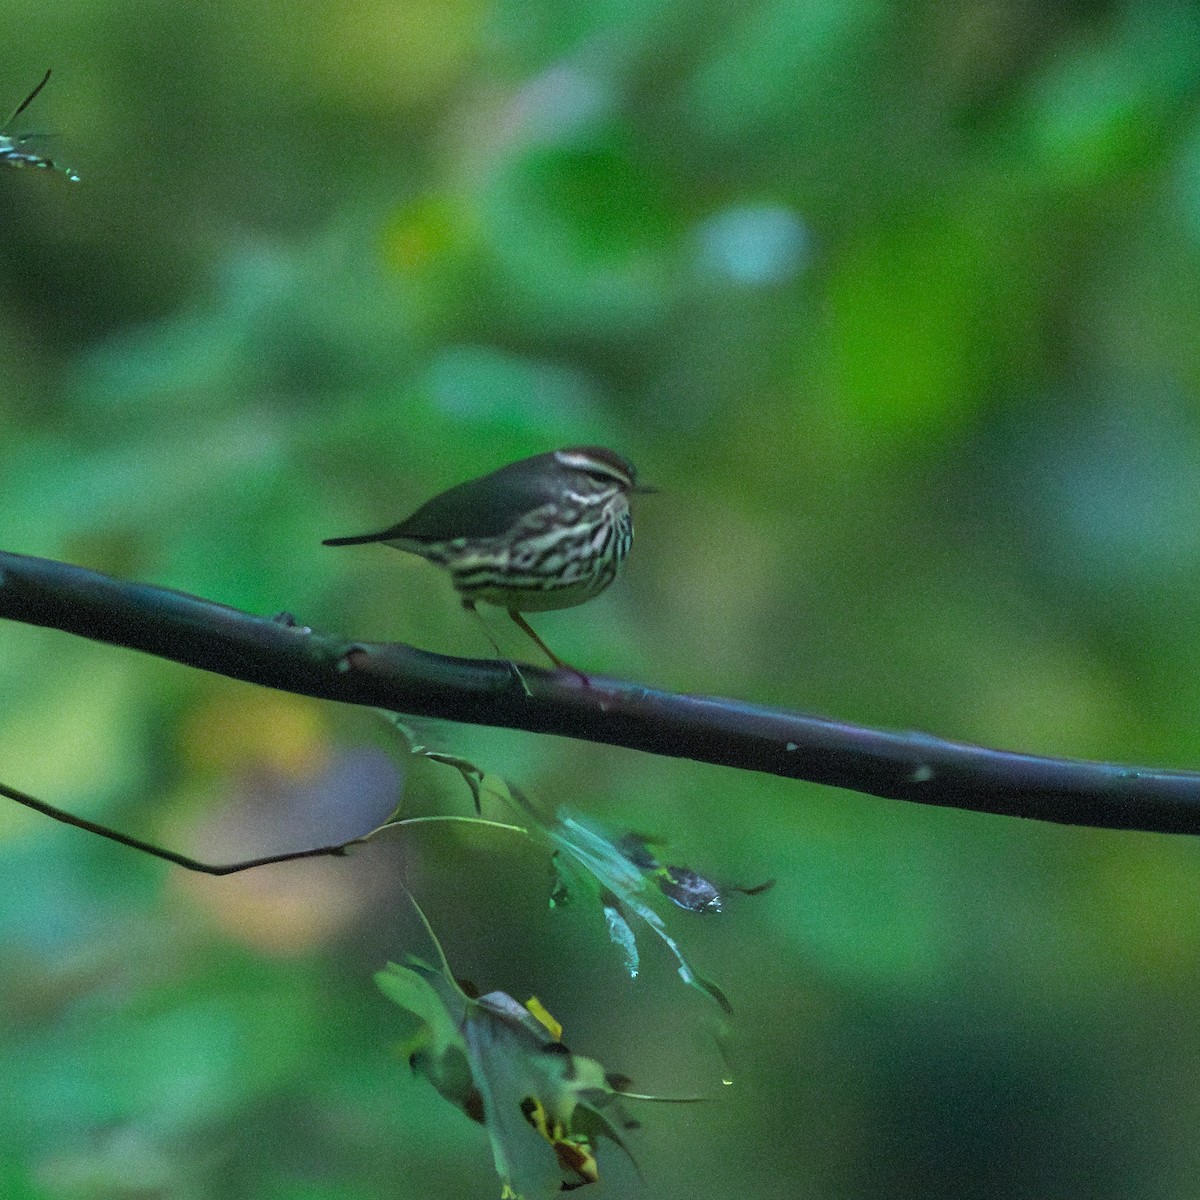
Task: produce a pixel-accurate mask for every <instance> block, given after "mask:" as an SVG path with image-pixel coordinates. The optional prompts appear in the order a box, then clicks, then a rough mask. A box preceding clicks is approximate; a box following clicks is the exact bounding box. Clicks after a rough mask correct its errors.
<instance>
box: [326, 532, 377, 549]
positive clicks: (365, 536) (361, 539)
mask: <svg viewBox="0 0 1200 1200" xmlns="http://www.w3.org/2000/svg"><path fill="white" fill-rule="evenodd" d="M388 537H389V534H388V533H386V532H384V533H360V534H358V535H357V536H356V537H341V538H326V539H325V540H324V541H323V542H322V543H321V545H322V546H361V545H363V544H364V543H366V542H385V541H387V539H388Z"/></svg>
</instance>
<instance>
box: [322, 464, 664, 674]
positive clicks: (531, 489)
mask: <svg viewBox="0 0 1200 1200" xmlns="http://www.w3.org/2000/svg"><path fill="white" fill-rule="evenodd" d="M654 490H655V489H654V488H651V487H646V486H639V485H638V483H637V473H636V472H635V470H634V467H633V464H632V463H631V462H629V460H628V459H626V458H622V457H621V455H619V454H616V453H614V452H613V451H612V450H605V449H603V448H602V447H600V446H568V447H567V448H566V449H563V450H553V451H551V452H550V453H548V454H537V455H534V457H533V458H523V459H521V460H520V461H519V462H515V463H510V464H509V465H508V466H506V467H501V468H500V469H499V470H498V471H493V472H492V473H491V474H490V475H481V476H480V477H479V478H478V479H470V480H468V481H467V482H466V483H460V484H459V485H458V486H457V487H452V488H450V490H449V491H446V492H442V493H441V494H440V495H437V496H434V497H433V499H432V500H429V501H427V502H426V503H425V504H423V505H422V506H421V507H420V508H418V509H417V511H416V512H415V513H413V514H412V516H411V517H407V518H406V519H405V520H403V521H401V522H400V523H399V524H398V525H393V526H391V527H390V528H388V529H384V530H381V531H380V532H379V533H366V534H362V535H360V536H357V537H341V538H327V539H326V540H325V542H323V543H322V544H323V545H326V546H358V545H362V544H364V543H367V542H383V543H384V545H387V546H394V547H395V548H396V549H397V550H407V551H408V552H409V553H410V554H419V555H420V556H421V557H422V558H426V559H428V560H429V561H430V562H432V563H436V564H437V565H438V566H439V567H444V568H445V569H446V570H447V571H449V572H450V580H451V582H452V583H453V584H454V587H455V590H456V591H457V592H458V594H459V595H460V596H461V597H462V603H463V607H464V608H466V609H467V610H468V611H469V612H472V613H475V614H476V615H478V613H477V611H476V608H475V605H476V602H477V601H483V602H484V603H487V604H494V605H496V606H497V607H499V608H503V609H506V610H507V611H508V615H509V616H510V617H512V619H513V620H514V621H515V622H516V623H517V625H519V626H520V628H521V629H523V630H524V631H525V633H527V634H528V635H529V637H531V638H532V639H533V640H534V641H535V642H536V643H537V644H538V645H539V646H540V647H541V648H542V650H543V651H545V653H546V655H547V657H548V658H549V659H550V661H551V662H553V663H554V665H555V666H557V667H565V668H567V669H568V670H571V671H574V670H575V668H574V667H571V666H569V664H567V663H565V662H563V660H562V659H561V658H559V657H558V655H556V654H555V653H554V651H553V650H551V649H550V647H549V646H547V645H546V643H545V642H543V641H542V639H541V638H540V637H538V635H537V634H536V633H535V632H534V631H533V629H532V627H531V626H530V625H529V623H528V621H526V620H525V618H524V617H522V616H521V614H522V613H523V612H544V611H546V610H548V609H552V608H570V607H572V606H573V605H576V604H582V603H583V602H584V601H585V600H590V599H591V598H592V597H593V596H598V595H599V594H600V593H601V592H602V591H604V589H605V588H606V587H608V585H609V584H610V583H612V581H613V579H614V578H616V574H617V571H618V570H619V569H620V566H621V564H622V563H623V562H624V561H625V556H626V555H627V554H628V553H629V546H630V543H631V542H632V541H633V516H632V514H631V513H630V511H629V497H630V495H631V494H633V493H635V492H653V491H654ZM484 628H485V629H486V625H485V626H484ZM488 637H489V640H491V635H490V633H489V635H488ZM492 645H493V647H494V648H495V649H496V653H497V654H500V650H499V648H498V647H496V644H495V641H494V640H493V641H492ZM575 673H576V674H579V675H582V672H578V671H576V672H575ZM519 675H520V673H519V672H518V677H519ZM584 678H586V676H584ZM521 682H522V685H524V680H523V679H522V680H521ZM526 690H528V689H526Z"/></svg>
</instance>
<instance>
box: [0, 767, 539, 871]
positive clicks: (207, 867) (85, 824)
mask: <svg viewBox="0 0 1200 1200" xmlns="http://www.w3.org/2000/svg"><path fill="white" fill-rule="evenodd" d="M0 796H7V797H8V799H10V800H15V801H16V802H17V803H18V804H23V805H24V806H25V807H26V808H32V809H33V810H34V812H39V813H41V814H42V815H43V816H47V817H52V818H53V819H54V820H56V821H61V822H62V823H63V824H64V825H71V826H74V828H76V829H82V830H83V831H84V832H85V833H94V834H96V835H97V836H98V837H102V838H107V839H108V840H109V841H110V842H116V843H118V844H119V845H121V846H128V847H130V849H132V850H140V851H141V852H142V853H143V854H149V855H152V856H153V857H154V858H161V859H162V860H163V861H164V862H169V863H174V864H175V866H177V867H183V868H185V869H186V870H188V871H196V872H199V873H200V874H201V875H236V874H237V873H238V872H239V871H249V870H250V869H251V868H252V867H267V866H270V865H271V864H272V863H285V862H295V860H296V859H299V858H328V857H341V856H342V855H344V854H345V853H346V851H347V850H349V849H350V847H351V846H363V845H365V844H366V843H367V842H369V841H370V840H371V839H372V838H373V837H375V836H376V835H377V834H380V833H383V832H384V831H385V830H387V829H401V828H404V827H406V826H409V825H432V824H435V823H446V822H451V821H454V822H459V823H462V824H466V825H483V826H485V827H486V828H488V829H506V830H508V831H509V832H511V833H525V830H524V829H523V828H522V827H521V826H520V825H509V824H507V823H505V822H503V821H485V820H483V818H481V817H460V816H455V815H452V814H447V815H444V816H443V815H438V814H434V815H432V816H426V817H404V818H401V819H398V820H388V821H384V823H383V824H382V825H376V826H375V828H374V829H370V830H368V831H367V832H366V833H363V834H360V835H359V836H358V837H352V838H347V839H346V841H344V842H335V843H333V844H331V845H328V846H310V847H309V848H307V849H305V850H285V851H283V852H282V853H280V854H266V855H263V856H262V857H261V858H247V859H243V860H242V861H241V862H234V863H206V862H201V860H200V859H198V858H191V857H189V856H188V855H186V854H179V853H178V852H176V851H174V850H165V849H163V848H162V847H161V846H155V845H154V844H153V843H152V842H144V841H142V839H141V838H135V837H130V835H129V834H127V833H121V832H120V831H119V830H116V829H111V828H109V826H107V825H100V824H97V823H96V822H95V821H89V820H88V819H87V818H86V817H77V816H76V815H75V814H74V813H69V812H67V811H66V810H65V809H62V808H56V807H55V806H54V805H53V804H47V803H46V801H45V800H39V799H38V798H37V797H36V796H31V795H29V793H28V792H19V791H17V789H16V788H12V787H9V786H8V785H7V784H4V783H0Z"/></svg>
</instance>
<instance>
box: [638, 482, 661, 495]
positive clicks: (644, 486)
mask: <svg viewBox="0 0 1200 1200" xmlns="http://www.w3.org/2000/svg"><path fill="white" fill-rule="evenodd" d="M633 491H634V494H635V495H637V496H652V495H653V494H654V493H655V492H657V491H658V488H656V487H651V486H650V485H649V484H648V483H639V484H638V485H637V487H635V488H634V489H633Z"/></svg>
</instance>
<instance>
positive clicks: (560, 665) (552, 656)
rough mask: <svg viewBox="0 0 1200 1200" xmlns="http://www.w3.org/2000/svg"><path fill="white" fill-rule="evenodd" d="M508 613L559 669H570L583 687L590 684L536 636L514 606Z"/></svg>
mask: <svg viewBox="0 0 1200 1200" xmlns="http://www.w3.org/2000/svg"><path fill="white" fill-rule="evenodd" d="M508 615H509V616H510V617H512V619H513V620H514V621H515V622H516V623H517V625H518V627H519V628H521V629H523V630H524V631H525V632H526V633H527V634H528V635H529V636H530V638H532V639H533V641H534V642H536V643H537V645H538V646H540V647H541V649H542V652H543V653H544V654H545V655H546V657H547V658H548V659H549V660H550V661H551V662H552V663H553V664H554V665H555V666H556V667H557V668H558V669H559V670H560V671H570V672H571V674H572V675H578V676H579V681H580V682H581V683H582V684H583V686H584V687H590V686H591V680H590V679H588V677H587V676H586V675H585V674H584V673H583V672H582V671H581V670H580V669H579V668H578V667H573V666H571V664H570V663H569V662H563V660H562V659H561V658H559V657H558V655H557V654H555V653H554V651H553V650H551V649H550V647H549V646H547V645H546V643H545V642H543V641H542V639H541V638H540V637H538V635H537V634H536V633H535V632H534V630H533V626H532V625H530V624H529V622H528V621H527V620H525V618H524V617H523V616H521V614H520V613H519V612H517V610H516V609H515V608H510V609H509V610H508Z"/></svg>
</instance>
